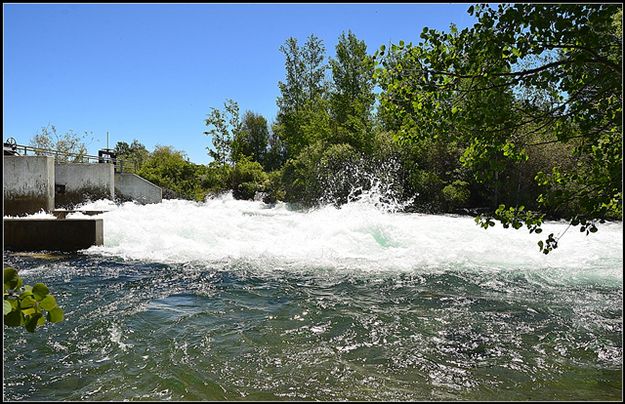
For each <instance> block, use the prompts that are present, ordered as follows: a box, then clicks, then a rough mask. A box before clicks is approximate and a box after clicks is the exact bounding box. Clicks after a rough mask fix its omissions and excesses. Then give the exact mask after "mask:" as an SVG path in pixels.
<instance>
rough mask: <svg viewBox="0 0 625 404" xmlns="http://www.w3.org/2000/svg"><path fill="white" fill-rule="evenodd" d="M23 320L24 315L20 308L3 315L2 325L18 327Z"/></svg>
mask: <svg viewBox="0 0 625 404" xmlns="http://www.w3.org/2000/svg"><path fill="white" fill-rule="evenodd" d="M23 321H24V316H23V314H22V311H21V310H13V311H12V312H10V313H9V314H7V315H6V316H4V325H7V326H9V327H19V326H20V325H22V322H23Z"/></svg>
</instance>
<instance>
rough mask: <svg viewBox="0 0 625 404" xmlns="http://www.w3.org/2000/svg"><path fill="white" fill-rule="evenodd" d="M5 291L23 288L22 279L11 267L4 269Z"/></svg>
mask: <svg viewBox="0 0 625 404" xmlns="http://www.w3.org/2000/svg"><path fill="white" fill-rule="evenodd" d="M3 281H4V291H7V290H9V289H18V288H19V287H20V286H22V278H20V277H19V276H18V274H17V271H16V270H15V269H13V268H11V267H6V268H4V280H3Z"/></svg>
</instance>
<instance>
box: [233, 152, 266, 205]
mask: <svg viewBox="0 0 625 404" xmlns="http://www.w3.org/2000/svg"><path fill="white" fill-rule="evenodd" d="M267 180H268V178H267V174H266V173H265V172H264V171H263V167H262V166H261V165H260V163H259V162H257V161H251V160H250V159H249V158H248V157H243V158H242V159H241V160H239V161H237V163H236V164H235V165H234V167H233V169H232V171H231V173H230V186H231V189H232V196H233V197H234V198H235V199H249V200H253V199H254V196H255V195H256V193H257V192H262V191H264V190H265V187H266V182H267Z"/></svg>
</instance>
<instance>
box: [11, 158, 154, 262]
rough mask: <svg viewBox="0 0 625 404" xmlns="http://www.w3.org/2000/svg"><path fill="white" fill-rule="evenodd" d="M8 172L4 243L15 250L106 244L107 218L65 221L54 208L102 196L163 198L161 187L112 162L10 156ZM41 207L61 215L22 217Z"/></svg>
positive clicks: (146, 200) (146, 201)
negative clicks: (104, 232)
mask: <svg viewBox="0 0 625 404" xmlns="http://www.w3.org/2000/svg"><path fill="white" fill-rule="evenodd" d="M3 173H4V174H3V177H4V178H3V195H4V206H3V208H4V210H3V216H4V219H3V229H4V247H5V248H7V249H11V250H16V251H17V250H22V251H33V250H57V251H75V250H78V249H84V248H88V247H90V246H91V245H102V244H103V242H104V237H103V223H102V219H65V217H66V216H67V215H66V214H67V213H68V212H59V211H58V210H55V209H58V208H62V209H72V208H74V207H75V206H76V205H79V204H81V203H84V202H88V201H93V200H97V199H110V200H118V201H131V200H132V201H137V202H139V203H141V204H149V203H160V202H161V201H162V190H161V188H160V187H158V186H157V185H155V184H152V183H151V182H149V181H147V180H145V179H144V178H141V177H140V176H138V175H136V174H132V173H123V172H120V173H117V172H115V164H113V163H111V162H107V161H99V162H98V163H74V162H72V163H70V162H64V161H55V158H54V157H52V156H20V155H6V154H5V155H4V156H3ZM41 211H44V212H48V213H53V214H54V215H55V216H56V217H57V219H49V218H46V219H34V218H20V217H19V216H26V215H32V214H34V213H38V212H41ZM69 212H72V211H71V210H70V211H69ZM60 213H65V214H60ZM99 213H101V212H99ZM6 216H18V218H7V217H6Z"/></svg>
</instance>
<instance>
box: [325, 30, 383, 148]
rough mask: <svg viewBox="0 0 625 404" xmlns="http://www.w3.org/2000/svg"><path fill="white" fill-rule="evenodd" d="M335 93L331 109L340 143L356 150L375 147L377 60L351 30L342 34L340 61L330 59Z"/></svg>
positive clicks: (337, 57)
mask: <svg viewBox="0 0 625 404" xmlns="http://www.w3.org/2000/svg"><path fill="white" fill-rule="evenodd" d="M329 63H330V68H331V71H332V91H331V96H330V100H331V102H330V106H331V111H332V118H333V123H334V124H335V130H334V131H333V132H334V133H333V135H334V136H333V137H334V139H335V141H336V142H338V143H349V144H351V145H352V146H354V147H355V148H356V149H359V150H362V149H367V148H369V147H367V146H371V140H372V137H373V133H372V124H373V123H372V116H371V114H372V108H373V103H374V101H375V94H374V93H373V87H374V82H373V72H374V63H373V58H372V57H371V56H370V55H367V45H366V44H365V42H364V41H361V40H359V39H358V38H357V37H356V35H354V34H353V33H352V32H351V31H349V32H348V33H347V35H345V33H342V34H341V36H340V37H339V41H338V44H337V45H336V58H331V59H330V62H329Z"/></svg>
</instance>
